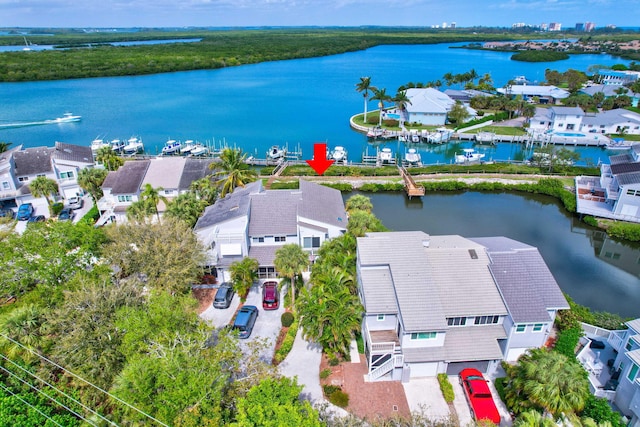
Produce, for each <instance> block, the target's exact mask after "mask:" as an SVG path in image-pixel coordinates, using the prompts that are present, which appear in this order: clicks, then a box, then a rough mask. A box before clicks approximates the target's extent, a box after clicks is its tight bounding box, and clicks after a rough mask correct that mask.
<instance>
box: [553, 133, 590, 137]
mask: <svg viewBox="0 0 640 427" xmlns="http://www.w3.org/2000/svg"><path fill="white" fill-rule="evenodd" d="M553 134H554V135H557V136H566V137H573V138H584V137H585V136H587V135H585V134H584V133H574V132H554V133H553Z"/></svg>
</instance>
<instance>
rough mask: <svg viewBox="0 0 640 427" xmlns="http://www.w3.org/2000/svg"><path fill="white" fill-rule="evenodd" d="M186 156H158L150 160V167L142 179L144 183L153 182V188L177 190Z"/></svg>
mask: <svg viewBox="0 0 640 427" xmlns="http://www.w3.org/2000/svg"><path fill="white" fill-rule="evenodd" d="M186 160H187V159H186V158H184V157H177V156H172V157H156V158H154V159H152V160H150V161H149V169H147V173H146V174H145V176H144V179H143V180H142V185H143V186H144V184H151V186H152V187H153V188H158V187H162V188H163V189H165V190H174V189H175V190H177V189H178V186H179V184H180V178H181V177H182V171H183V169H184V165H185V162H186Z"/></svg>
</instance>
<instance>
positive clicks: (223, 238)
mask: <svg viewBox="0 0 640 427" xmlns="http://www.w3.org/2000/svg"><path fill="white" fill-rule="evenodd" d="M245 239H246V236H245V235H244V233H216V234H215V235H214V237H213V240H214V241H215V242H216V243H241V242H242V241H244V240H245Z"/></svg>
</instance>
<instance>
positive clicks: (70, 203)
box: [67, 196, 84, 210]
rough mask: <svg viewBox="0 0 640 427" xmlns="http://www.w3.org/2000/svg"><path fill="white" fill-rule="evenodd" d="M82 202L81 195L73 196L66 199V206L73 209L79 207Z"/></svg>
mask: <svg viewBox="0 0 640 427" xmlns="http://www.w3.org/2000/svg"><path fill="white" fill-rule="evenodd" d="M83 204H84V201H83V200H82V197H78V196H73V197H69V198H68V199H67V207H68V208H69V209H73V210H76V209H81V208H82V205H83Z"/></svg>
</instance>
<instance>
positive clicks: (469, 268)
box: [357, 231, 569, 381]
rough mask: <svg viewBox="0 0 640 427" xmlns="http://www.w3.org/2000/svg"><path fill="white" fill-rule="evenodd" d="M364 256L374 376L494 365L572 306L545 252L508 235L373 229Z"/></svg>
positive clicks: (365, 325)
mask: <svg viewBox="0 0 640 427" xmlns="http://www.w3.org/2000/svg"><path fill="white" fill-rule="evenodd" d="M357 259H358V260H357V277H358V286H359V294H360V297H361V300H362V303H363V305H364V308H365V316H364V318H363V322H362V335H363V337H364V341H365V353H366V357H367V362H368V365H369V374H368V376H369V379H370V380H372V381H374V380H379V379H391V380H400V379H402V380H407V379H408V378H411V377H423V376H434V375H436V374H438V373H448V374H457V373H458V372H459V371H460V370H461V369H463V368H465V367H475V368H477V369H479V370H481V371H483V372H491V371H493V370H494V369H495V368H496V367H497V366H498V364H499V362H500V361H502V360H509V361H511V360H516V359H517V358H518V357H519V356H520V355H521V354H522V353H523V352H525V351H526V350H527V349H529V348H534V347H540V346H542V345H544V344H545V342H546V340H547V338H548V335H549V332H550V329H551V327H552V325H553V321H554V319H555V315H556V312H557V311H558V310H560V309H568V308H569V306H568V304H567V302H566V300H565V298H564V296H563V295H562V292H561V291H560V289H559V287H558V285H557V283H556V282H555V280H554V279H553V276H552V275H551V273H550V272H549V270H548V268H547V266H546V264H545V263H544V260H543V259H542V257H541V256H540V253H539V252H538V250H537V249H536V248H534V247H531V246H529V245H526V244H523V243H520V242H517V241H514V240H511V239H507V238H505V237H491V238H477V239H466V238H463V237H461V236H455V235H453V236H430V235H428V234H426V233H423V232H418V231H413V232H388V233H368V234H367V235H366V236H365V237H362V238H358V258H357Z"/></svg>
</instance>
